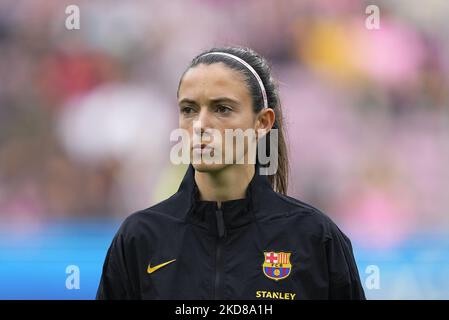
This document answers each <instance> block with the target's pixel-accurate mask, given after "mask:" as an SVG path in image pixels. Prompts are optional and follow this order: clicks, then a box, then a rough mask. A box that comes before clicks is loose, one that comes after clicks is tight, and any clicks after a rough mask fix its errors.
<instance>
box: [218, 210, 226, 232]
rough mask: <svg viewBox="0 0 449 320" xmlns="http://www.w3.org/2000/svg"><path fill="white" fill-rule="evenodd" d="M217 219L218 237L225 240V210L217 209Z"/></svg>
mask: <svg viewBox="0 0 449 320" xmlns="http://www.w3.org/2000/svg"><path fill="white" fill-rule="evenodd" d="M215 217H216V219H217V230H218V237H220V238H223V237H225V236H226V228H225V224H224V219H223V210H221V209H217V210H216V211H215Z"/></svg>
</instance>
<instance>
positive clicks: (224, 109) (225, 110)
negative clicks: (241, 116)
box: [216, 104, 232, 114]
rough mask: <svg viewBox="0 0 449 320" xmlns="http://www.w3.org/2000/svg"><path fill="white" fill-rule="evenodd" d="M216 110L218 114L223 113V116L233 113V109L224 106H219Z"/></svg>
mask: <svg viewBox="0 0 449 320" xmlns="http://www.w3.org/2000/svg"><path fill="white" fill-rule="evenodd" d="M216 110H217V112H218V113H223V114H227V113H230V112H231V111H232V109H231V108H230V107H228V106H226V105H224V104H219V105H217V108H216Z"/></svg>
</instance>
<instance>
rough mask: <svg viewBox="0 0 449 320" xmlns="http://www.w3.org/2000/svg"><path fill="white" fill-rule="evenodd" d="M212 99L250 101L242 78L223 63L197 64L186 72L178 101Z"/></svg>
mask: <svg viewBox="0 0 449 320" xmlns="http://www.w3.org/2000/svg"><path fill="white" fill-rule="evenodd" d="M213 97H230V98H234V99H235V100H240V101H242V100H248V99H250V95H249V90H248V88H247V86H246V82H245V78H244V76H243V75H242V74H241V73H240V72H238V71H236V70H233V69H231V68H229V67H227V66H226V65H225V64H224V63H221V62H220V63H213V64H210V65H206V64H199V65H197V66H195V67H193V68H190V69H189V70H187V72H186V73H185V74H184V77H183V79H182V81H181V85H180V87H179V97H178V98H179V100H181V99H183V98H190V99H194V100H201V99H209V98H213Z"/></svg>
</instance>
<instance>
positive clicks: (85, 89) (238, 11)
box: [0, 0, 449, 299]
mask: <svg viewBox="0 0 449 320" xmlns="http://www.w3.org/2000/svg"><path fill="white" fill-rule="evenodd" d="M71 4H76V5H78V6H79V8H80V10H81V29H80V30H72V31H68V30H67V29H66V28H65V19H66V17H67V15H66V14H65V8H66V6H67V5H71ZM369 4H376V5H378V6H379V8H380V27H381V28H380V30H368V29H367V28H366V27H365V19H366V18H367V15H366V14H365V8H366V6H367V5H369ZM447 30H449V2H448V1H446V0H428V1H425V2H424V1H418V0H393V1H358V0H353V1H352V0H338V1H336V0H311V1H293V0H292V1H286V0H280V1H275V0H272V1H265V0H249V1H238V0H187V1H173V0H172V1H137V0H136V1H100V0H95V1H81V0H71V1H66V0H59V1H56V0H54V1H44V0H2V1H1V2H0V298H1V299H17V298H18V299H92V298H94V296H95V292H96V288H97V285H98V280H99V277H100V273H101V266H102V263H103V259H104V257H105V254H106V250H107V248H108V246H109V244H110V241H111V240H112V236H113V235H114V233H115V231H116V230H117V228H118V226H119V224H120V222H121V221H122V220H123V219H124V218H125V217H126V216H127V215H129V214H131V213H132V212H134V211H136V210H139V209H143V208H146V207H148V206H150V205H152V204H154V203H156V202H158V201H160V200H162V199H164V198H166V197H167V196H169V195H170V194H172V193H173V192H175V191H176V189H177V187H178V183H179V181H180V179H181V178H182V176H183V174H184V171H185V167H174V166H171V165H170V162H169V150H170V147H171V143H170V141H169V133H170V131H171V130H172V129H174V128H176V126H177V108H176V88H177V84H178V80H179V76H180V75H181V73H182V72H183V71H184V68H185V67H186V65H187V64H188V62H189V61H190V59H191V58H193V56H195V55H196V54H198V53H199V52H200V51H201V50H203V49H206V48H209V47H211V46H214V45H222V44H232V45H245V46H249V47H252V48H254V49H255V50H256V51H259V52H260V53H261V54H263V55H265V56H266V57H267V58H268V59H269V60H270V61H271V62H272V64H273V71H274V75H275V76H276V77H277V79H278V80H279V82H280V90H281V96H282V99H283V100H282V104H283V108H284V112H285V115H286V118H287V131H288V138H289V142H290V159H291V169H292V176H291V179H290V181H291V185H290V189H289V190H290V192H289V193H290V195H291V196H294V197H297V198H298V199H301V200H303V201H305V202H308V203H310V204H312V205H314V206H315V207H318V208H320V209H321V210H322V211H324V212H326V213H327V214H328V215H329V216H330V217H332V219H334V220H335V221H336V222H337V223H338V224H339V225H340V226H341V229H342V230H343V231H344V232H345V233H346V234H348V235H349V236H350V238H351V239H352V242H353V245H354V251H355V254H356V259H357V262H358V265H359V271H360V274H361V278H362V281H363V282H364V285H365V290H366V295H367V297H368V298H370V299H449V272H448V271H449V169H448V164H449V90H448V89H449V86H448V84H449V59H448V57H449V41H448V40H449V37H448V31H447ZM298 250H300V248H298ZM69 265H76V266H78V267H79V269H80V288H79V289H78V290H76V289H74V290H69V289H67V288H66V279H67V277H68V274H66V267H67V266H69ZM369 266H376V267H378V268H379V271H380V287H379V288H371V287H370V286H369V285H367V283H368V282H369V277H370V270H372V269H371V267H369ZM365 281H366V282H367V283H365Z"/></svg>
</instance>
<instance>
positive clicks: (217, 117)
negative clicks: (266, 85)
mask: <svg viewBox="0 0 449 320" xmlns="http://www.w3.org/2000/svg"><path fill="white" fill-rule="evenodd" d="M178 105H179V127H180V128H182V129H185V130H187V131H188V132H189V137H190V161H191V163H192V165H193V166H194V168H195V169H196V170H198V171H216V170H221V169H223V168H224V167H226V166H228V165H231V164H235V163H236V161H237V160H242V159H243V160H244V162H245V163H248V160H247V153H248V139H247V138H245V139H244V144H243V147H242V148H240V147H238V148H236V140H237V139H235V138H234V139H232V140H231V141H232V142H231V147H230V148H228V149H226V145H228V143H229V142H227V143H226V144H225V129H242V130H243V131H245V130H247V129H253V130H257V129H258V123H259V121H257V115H256V114H255V113H254V112H253V107H252V100H251V96H250V92H249V90H248V87H247V84H246V82H245V79H244V77H243V75H241V74H240V73H239V72H238V71H235V70H233V69H230V68H228V67H227V66H226V65H225V64H223V63H214V64H211V65H206V64H199V65H197V66H195V67H193V68H190V69H189V70H188V71H187V72H186V73H185V74H184V77H183V79H182V81H181V84H180V87H179V91H178ZM197 121H199V124H200V126H198V123H197ZM194 122H195V123H196V124H195V128H194ZM211 129H215V130H216V131H215V134H212V130H211ZM201 133H202V134H201ZM217 133H219V134H220V136H217V135H216V134H217ZM254 141H255V137H254V139H253V140H252V142H254ZM201 145H203V148H201ZM204 146H208V147H205V148H204ZM231 148H232V163H229V161H228V160H227V161H225V160H226V158H225V153H227V152H230V151H231V150H229V149H231ZM220 151H221V152H220ZM216 153H221V155H220V156H218V154H216ZM195 154H196V155H195ZM201 155H202V157H201ZM194 157H195V158H194ZM205 157H209V159H216V158H218V159H221V161H220V163H218V164H217V163H212V164H210V163H205V160H204V158H205ZM194 159H197V160H196V161H194ZM198 159H199V161H198ZM253 161H254V160H253ZM209 162H211V161H209ZM252 163H254V162H252Z"/></svg>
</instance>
